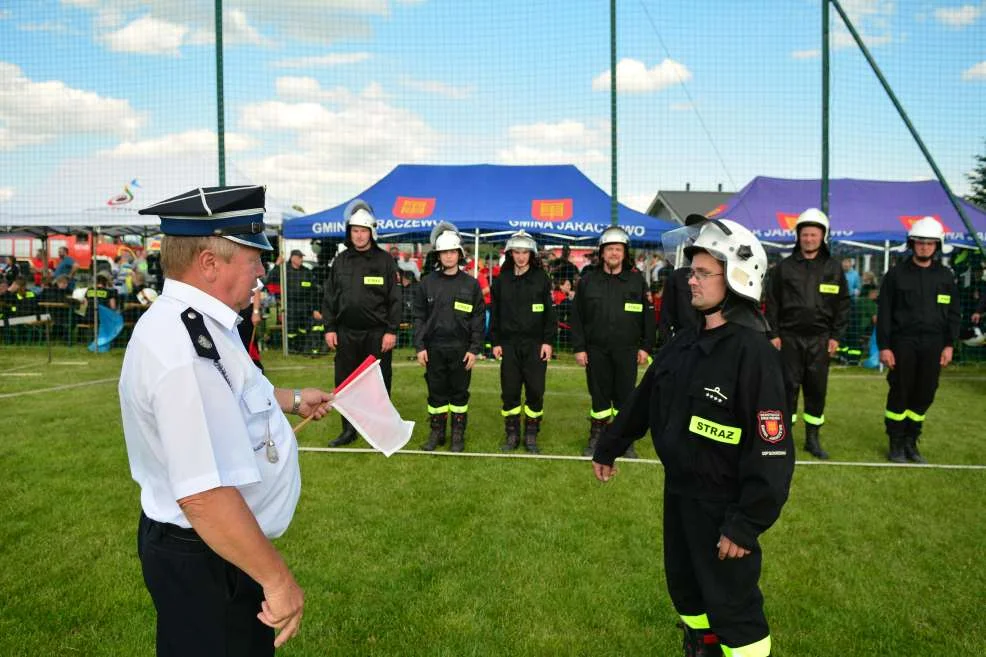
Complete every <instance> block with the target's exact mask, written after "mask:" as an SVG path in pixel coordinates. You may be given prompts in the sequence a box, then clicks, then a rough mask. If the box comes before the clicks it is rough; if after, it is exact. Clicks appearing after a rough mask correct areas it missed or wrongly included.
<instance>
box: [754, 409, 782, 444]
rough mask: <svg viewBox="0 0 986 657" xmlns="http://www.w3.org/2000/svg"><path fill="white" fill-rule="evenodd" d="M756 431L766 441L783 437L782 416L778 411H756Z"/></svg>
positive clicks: (776, 441)
mask: <svg viewBox="0 0 986 657" xmlns="http://www.w3.org/2000/svg"><path fill="white" fill-rule="evenodd" d="M757 431H758V433H759V434H760V437H761V438H763V439H764V440H766V441H767V442H768V443H771V444H774V443H779V442H781V440H783V439H784V416H783V415H781V412H780V411H757Z"/></svg>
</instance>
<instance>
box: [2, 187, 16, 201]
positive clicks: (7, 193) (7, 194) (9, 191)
mask: <svg viewBox="0 0 986 657" xmlns="http://www.w3.org/2000/svg"><path fill="white" fill-rule="evenodd" d="M12 198H14V188H13V187H0V203H3V202H4V201H9V200H10V199H12Z"/></svg>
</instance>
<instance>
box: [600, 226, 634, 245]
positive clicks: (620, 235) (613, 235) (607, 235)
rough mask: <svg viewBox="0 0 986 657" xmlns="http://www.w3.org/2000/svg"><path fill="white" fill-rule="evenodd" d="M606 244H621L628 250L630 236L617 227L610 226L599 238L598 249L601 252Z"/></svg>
mask: <svg viewBox="0 0 986 657" xmlns="http://www.w3.org/2000/svg"><path fill="white" fill-rule="evenodd" d="M607 244H622V245H623V246H625V247H626V248H627V249H629V248H630V236H629V235H627V232H626V231H625V230H623V229H622V228H620V227H619V226H610V227H609V228H607V229H606V230H604V231H603V234H602V235H600V236H599V249H600V250H602V248H603V247H604V246H606V245H607Z"/></svg>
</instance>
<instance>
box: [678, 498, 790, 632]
mask: <svg viewBox="0 0 986 657" xmlns="http://www.w3.org/2000/svg"><path fill="white" fill-rule="evenodd" d="M726 507H727V504H725V503H718V502H705V501H702V500H694V499H691V498H687V497H682V496H680V495H675V494H672V493H670V492H668V488H667V486H665V487H664V572H665V577H666V578H667V582H668V593H669V594H670V595H671V602H672V603H673V604H674V608H675V610H676V611H677V612H678V613H679V614H680V615H681V616H701V615H702V614H705V615H706V616H708V619H709V626H710V628H711V630H712V631H713V632H715V633H716V634H717V635H718V636H719V640H720V641H721V642H722V643H723V644H724V645H726V646H729V647H730V648H739V647H742V646H747V645H749V644H751V643H756V642H757V641H760V640H761V639H764V638H766V637H767V636H768V635H769V634H770V629H769V628H768V627H767V619H766V617H764V613H763V595H762V594H761V593H760V587H759V585H758V582H759V580H760V564H761V560H762V553H761V551H760V546H759V545H753V546H744V547H747V548H748V549H750V550H751V551H750V554H748V555H746V556H745V557H743V558H742V559H723V560H722V561H720V560H719V548H718V547H717V544H718V542H719V536H720V533H719V528H720V527H721V526H722V523H723V520H724V518H725V514H726Z"/></svg>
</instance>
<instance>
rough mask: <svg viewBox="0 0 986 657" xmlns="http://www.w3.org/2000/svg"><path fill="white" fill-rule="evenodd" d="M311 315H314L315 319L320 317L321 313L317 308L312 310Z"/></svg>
mask: <svg viewBox="0 0 986 657" xmlns="http://www.w3.org/2000/svg"><path fill="white" fill-rule="evenodd" d="M312 317H314V318H315V319H322V313H320V312H318V311H317V310H313V311H312Z"/></svg>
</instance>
